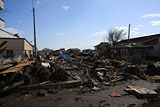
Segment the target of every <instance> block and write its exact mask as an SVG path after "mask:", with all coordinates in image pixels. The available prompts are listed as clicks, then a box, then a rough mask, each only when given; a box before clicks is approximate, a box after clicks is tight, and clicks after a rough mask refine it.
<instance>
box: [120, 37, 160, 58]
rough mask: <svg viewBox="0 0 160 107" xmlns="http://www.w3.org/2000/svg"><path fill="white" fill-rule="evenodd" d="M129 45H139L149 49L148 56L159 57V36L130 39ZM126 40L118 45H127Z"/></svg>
mask: <svg viewBox="0 0 160 107" xmlns="http://www.w3.org/2000/svg"><path fill="white" fill-rule="evenodd" d="M129 41H130V43H140V44H142V45H144V46H148V47H150V49H151V51H150V54H149V55H150V56H154V57H160V34H154V35H148V36H143V37H137V38H132V39H130V40H129ZM127 43H128V39H127V40H122V41H120V42H119V43H118V44H127Z"/></svg>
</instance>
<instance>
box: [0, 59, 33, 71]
mask: <svg viewBox="0 0 160 107" xmlns="http://www.w3.org/2000/svg"><path fill="white" fill-rule="evenodd" d="M32 63H34V61H30V62H25V63H21V64H18V65H16V66H13V67H10V68H8V69H6V70H4V71H2V72H0V74H7V73H10V72H17V71H20V70H21V69H22V68H23V67H24V66H27V65H30V64H32Z"/></svg>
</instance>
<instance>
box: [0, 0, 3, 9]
mask: <svg viewBox="0 0 160 107" xmlns="http://www.w3.org/2000/svg"><path fill="white" fill-rule="evenodd" d="M3 9H4V1H3V0H0V10H3Z"/></svg>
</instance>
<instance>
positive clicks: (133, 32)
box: [115, 26, 140, 37]
mask: <svg viewBox="0 0 160 107" xmlns="http://www.w3.org/2000/svg"><path fill="white" fill-rule="evenodd" d="M115 29H117V30H124V31H125V32H126V35H125V37H127V36H128V27H124V26H120V27H115ZM139 29H140V28H138V27H136V28H133V29H132V28H131V30H130V33H131V34H130V35H131V36H135V35H138V34H139V32H138V31H137V30H139Z"/></svg>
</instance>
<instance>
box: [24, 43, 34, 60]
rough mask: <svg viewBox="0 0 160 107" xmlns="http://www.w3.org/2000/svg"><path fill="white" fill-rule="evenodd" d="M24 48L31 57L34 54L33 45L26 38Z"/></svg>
mask: <svg viewBox="0 0 160 107" xmlns="http://www.w3.org/2000/svg"><path fill="white" fill-rule="evenodd" d="M24 50H25V53H26V54H27V55H28V56H29V57H30V56H32V55H33V47H32V46H31V45H30V44H29V43H28V42H27V41H26V40H24Z"/></svg>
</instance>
